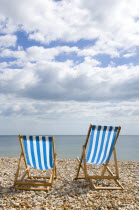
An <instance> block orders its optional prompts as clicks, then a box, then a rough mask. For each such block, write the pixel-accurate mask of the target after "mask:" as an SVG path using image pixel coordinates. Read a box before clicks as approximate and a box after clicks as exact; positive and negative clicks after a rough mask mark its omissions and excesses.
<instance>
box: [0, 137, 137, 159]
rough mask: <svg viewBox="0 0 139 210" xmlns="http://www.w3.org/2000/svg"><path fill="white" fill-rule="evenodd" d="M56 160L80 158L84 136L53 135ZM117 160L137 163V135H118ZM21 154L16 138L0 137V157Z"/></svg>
mask: <svg viewBox="0 0 139 210" xmlns="http://www.w3.org/2000/svg"><path fill="white" fill-rule="evenodd" d="M54 137H55V150H56V153H57V158H63V159H75V158H76V157H80V155H81V152H82V145H83V144H84V142H85V139H86V136H84V135H55V136H54ZM116 150H117V159H118V160H122V161H139V135H120V136H119V138H118V140H117V144H116ZM20 152H21V149H20V144H19V140H18V136H16V135H0V157H19V155H20Z"/></svg>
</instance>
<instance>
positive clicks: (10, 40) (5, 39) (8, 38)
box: [0, 35, 17, 48]
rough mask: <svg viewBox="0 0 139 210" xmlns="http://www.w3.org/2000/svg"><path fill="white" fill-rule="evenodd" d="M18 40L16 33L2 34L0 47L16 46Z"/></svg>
mask: <svg viewBox="0 0 139 210" xmlns="http://www.w3.org/2000/svg"><path fill="white" fill-rule="evenodd" d="M16 41H17V37H16V36H15V35H3V36H0V47H1V48H3V47H4V48H5V47H11V46H15V45H16Z"/></svg>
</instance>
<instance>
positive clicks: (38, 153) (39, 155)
mask: <svg viewBox="0 0 139 210" xmlns="http://www.w3.org/2000/svg"><path fill="white" fill-rule="evenodd" d="M36 145H37V158H38V163H39V169H40V170H42V169H43V168H42V164H41V154H40V141H39V136H36Z"/></svg>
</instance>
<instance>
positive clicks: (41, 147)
mask: <svg viewBox="0 0 139 210" xmlns="http://www.w3.org/2000/svg"><path fill="white" fill-rule="evenodd" d="M39 140H40V155H41V164H42V169H43V170H45V166H44V151H43V141H42V136H39Z"/></svg>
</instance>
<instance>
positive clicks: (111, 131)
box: [75, 125, 123, 189]
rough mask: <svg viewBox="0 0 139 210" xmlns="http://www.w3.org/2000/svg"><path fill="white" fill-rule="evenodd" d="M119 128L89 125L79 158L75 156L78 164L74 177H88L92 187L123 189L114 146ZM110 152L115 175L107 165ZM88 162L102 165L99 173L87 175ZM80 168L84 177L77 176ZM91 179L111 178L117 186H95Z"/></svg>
mask: <svg viewBox="0 0 139 210" xmlns="http://www.w3.org/2000/svg"><path fill="white" fill-rule="evenodd" d="M120 130H121V127H113V126H96V125H90V127H89V130H88V133H87V137H86V141H85V144H84V145H83V151H82V155H81V158H80V159H79V158H77V160H78V162H79V166H78V170H77V174H76V177H75V179H84V178H85V179H88V180H89V182H90V184H91V185H92V186H93V187H94V189H123V186H122V185H121V184H120V182H119V180H118V179H119V172H118V165H117V157H116V148H115V144H116V141H117V139H118V136H119V133H120ZM88 143H89V144H88ZM87 150H88V151H87ZM112 153H113V154H114V166H115V175H114V174H113V173H112V171H111V170H110V168H109V167H108V164H109V161H110V158H111V155H112ZM88 163H90V164H92V165H103V167H104V168H103V170H102V172H101V174H100V175H93V176H92V175H89V174H88V170H87V165H88ZM80 168H82V169H83V172H84V174H85V176H84V177H80V176H79V172H80ZM105 172H108V174H109V175H105ZM92 179H96V180H97V179H113V180H114V181H115V182H116V184H117V185H118V186H117V187H115V186H114V187H97V186H96V185H95V184H94V183H93V181H92Z"/></svg>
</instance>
